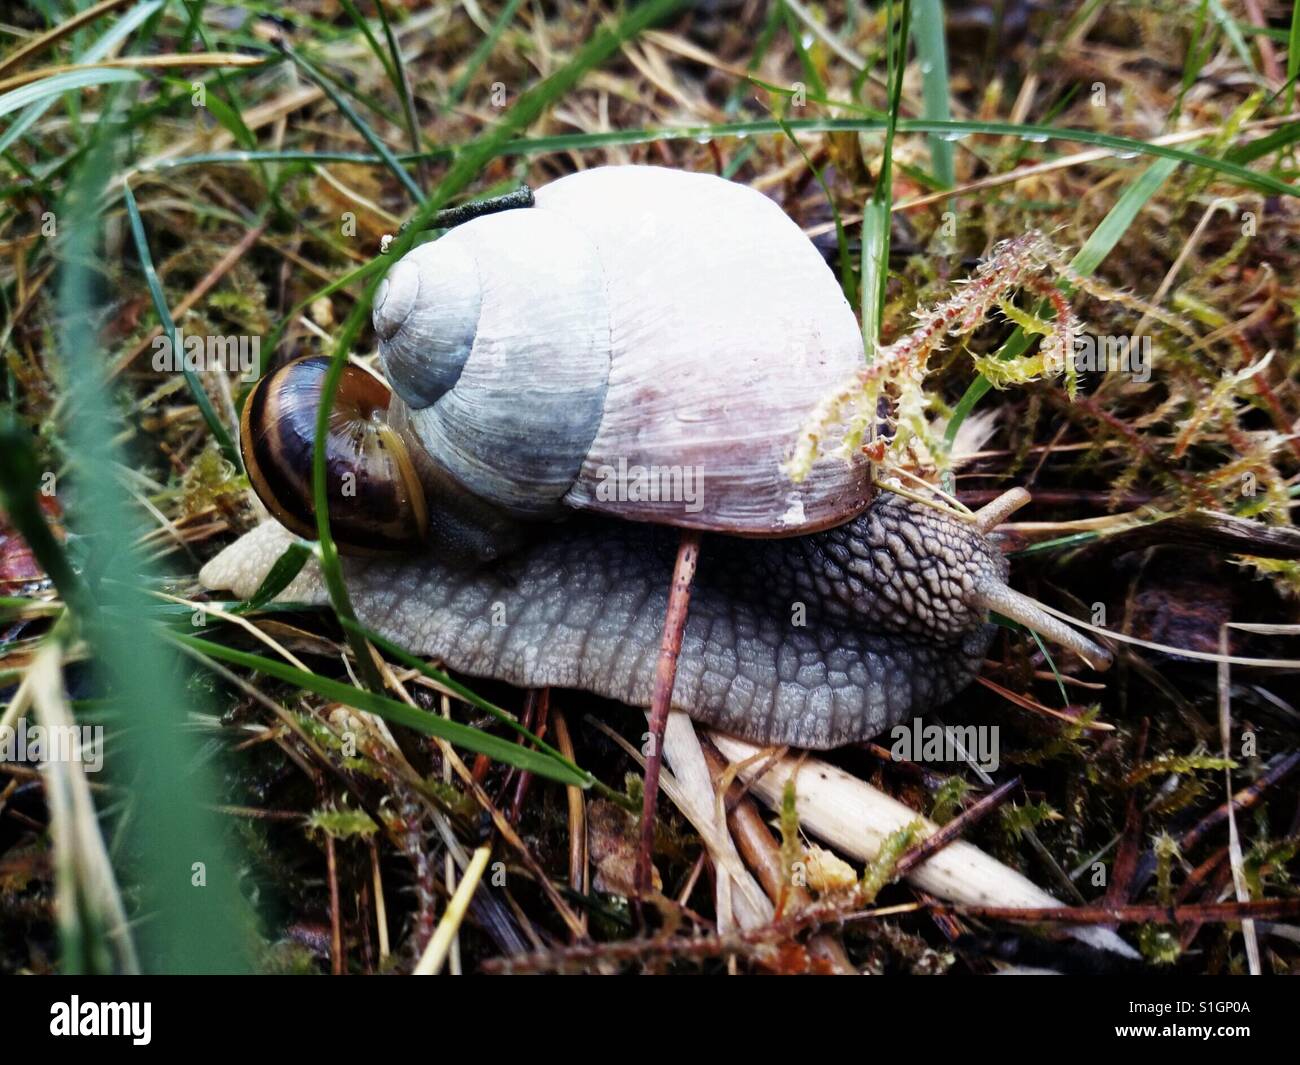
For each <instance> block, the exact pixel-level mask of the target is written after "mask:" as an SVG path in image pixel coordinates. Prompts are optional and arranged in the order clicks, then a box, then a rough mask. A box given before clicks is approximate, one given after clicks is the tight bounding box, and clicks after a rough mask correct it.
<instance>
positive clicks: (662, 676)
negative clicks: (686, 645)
mask: <svg viewBox="0 0 1300 1065" xmlns="http://www.w3.org/2000/svg"><path fill="white" fill-rule="evenodd" d="M699 557H700V533H699V530H698V529H683V530H682V539H681V542H680V543H679V544H678V545H677V561H676V562H675V563H674V564H673V583H672V586H671V587H670V588H669V589H668V610H667V613H666V615H665V617H664V637H663V640H662V642H661V643H660V644H659V661H658V663H657V664H656V666H655V685H654V691H653V694H652V695H651V698H650V750H649V752H648V754H647V755H646V764H645V796H644V801H643V802H642V804H641V847H640V850H639V851H638V853H637V857H636V876H635V880H634V883H635V886H636V890H637V894H638V895H646V894H648V893H649V890H650V883H651V879H650V870H651V868H652V866H651V859H652V856H653V854H654V841H655V807H656V805H657V804H658V801H659V770H660V767H661V766H662V765H663V759H664V751H663V747H664V729H665V728H666V727H667V725H668V711H669V709H670V708H671V707H672V697H673V683H674V682H675V681H676V680H677V656H678V655H679V654H681V650H682V634H683V633H684V632H685V631H686V612H687V610H688V609H689V608H690V605H691V583H692V582H693V581H694V580H695V563H696V562H697V561H698V560H699Z"/></svg>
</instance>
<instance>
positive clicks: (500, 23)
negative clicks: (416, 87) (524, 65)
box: [444, 0, 522, 109]
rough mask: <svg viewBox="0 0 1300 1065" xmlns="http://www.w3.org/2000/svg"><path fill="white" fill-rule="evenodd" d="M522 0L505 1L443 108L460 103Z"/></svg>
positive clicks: (466, 64)
mask: <svg viewBox="0 0 1300 1065" xmlns="http://www.w3.org/2000/svg"><path fill="white" fill-rule="evenodd" d="M521 2H522V0H507V3H506V6H505V7H504V8H502V9H501V14H500V15H499V16H498V18H497V20H496V22H494V23H492V27H491V30H490V32H489V33H488V35H487V36H486V37H484V38H483V40H481V41H480V42H479V44H478V47H477V48H475V49H474V51H473V52H471V53H470V57H469V59H467V60H466V61H465V69H464V70H462V71H461V72H460V77H458V78H457V79H456V81H455V83H454V84H453V85H452V87H451V89H450V90H449V91H448V92H447V101H446V104H445V105H444V106H446V107H447V108H449V109H450V108H452V107H455V106H456V105H457V104H458V103H460V100H461V97H463V96H464V95H465V90H466V89H468V88H469V83H470V82H471V81H473V80H474V75H475V74H477V73H478V70H479V67H481V66H482V65H483V64H484V63H485V62H487V58H488V56H490V55H491V54H492V49H493V48H495V47H496V45H497V41H498V40H500V39H501V35H502V34H503V33H505V31H506V27H508V26H509V25H510V23H511V22H513V21H514V18H515V12H517V11H518V10H519V5H520V3H521Z"/></svg>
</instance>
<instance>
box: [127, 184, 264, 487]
mask: <svg viewBox="0 0 1300 1065" xmlns="http://www.w3.org/2000/svg"><path fill="white" fill-rule="evenodd" d="M122 200H123V202H124V203H125V204H126V213H127V216H128V218H129V219H130V221H131V235H132V236H133V237H134V238H135V248H136V254H137V255H138V257H139V259H140V270H141V272H142V273H143V274H144V280H145V284H146V285H147V286H148V287H149V296H150V298H151V299H152V300H153V306H154V310H155V312H157V314H158V321H159V322H160V324H161V325H162V328H163V332H164V333H165V334H166V336H167V341H168V343H169V344H170V345H171V350H172V357H173V358H175V359H178V360H179V362H180V366H181V372H182V373H183V374H184V375H185V383H186V384H188V385H189V388H190V393H191V394H192V395H193V396H194V403H195V405H196V406H197V407H198V408H199V413H200V414H202V415H203V420H204V421H205V422H206V423H207V425H208V429H209V431H210V432H211V433H212V436H213V439H215V440H216V441H217V444H218V445H219V446H220V448H221V452H222V454H223V455H225V456H226V458H227V459H229V460H230V461H231V462H232V463H234V466H235V469H237V470H242V469H243V468H244V465H243V462H242V461H241V459H240V457H239V449H238V448H237V447H235V442H234V441H233V440H232V439H231V438H230V433H228V432H227V431H226V427H225V426H224V425H223V424H222V423H221V417H220V416H219V415H218V414H217V410H216V408H215V407H214V406H213V405H212V400H210V399H209V398H208V393H207V390H206V389H205V388H204V387H203V383H202V382H201V381H200V380H199V375H198V372H197V371H196V370H194V369H193V368H191V367H190V365H189V363H188V361H187V360H186V358H185V352H184V351H183V350H182V348H181V345H180V342H179V338H178V336H177V334H176V323H175V322H173V321H172V312H171V310H170V309H169V308H168V306H167V296H166V293H164V292H163V287H162V281H161V280H159V278H158V271H157V270H155V269H154V265H153V256H152V255H150V253H149V241H148V238H147V237H146V236H145V232H144V221H143V220H142V219H141V217H140V208H139V207H138V206H136V202H135V195H134V194H133V193H132V192H131V186H130V185H127V184H123V186H122Z"/></svg>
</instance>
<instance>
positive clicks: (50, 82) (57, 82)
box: [0, 67, 141, 118]
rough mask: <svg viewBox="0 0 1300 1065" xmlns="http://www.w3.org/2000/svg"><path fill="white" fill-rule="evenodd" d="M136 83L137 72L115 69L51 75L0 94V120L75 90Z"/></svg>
mask: <svg viewBox="0 0 1300 1065" xmlns="http://www.w3.org/2000/svg"><path fill="white" fill-rule="evenodd" d="M139 80H141V79H140V75H139V74H138V73H137V72H136V71H134V70H123V69H119V68H117V67H94V68H92V69H90V70H69V71H66V72H65V73H63V74H51V75H50V76H49V77H48V78H41V80H40V81H33V82H31V83H30V84H29V85H22V86H20V87H19V88H17V89H11V90H10V91H9V92H6V93H3V94H0V118H3V117H4V116H5V115H8V114H11V113H13V112H14V111H19V110H21V109H22V108H24V107H29V106H31V105H32V104H37V103H40V102H41V101H43V100H47V99H50V98H51V97H56V96H62V95H63V94H64V93H65V92H71V91H73V90H74V89H88V88H90V87H91V86H93V85H112V84H114V83H117V82H125V81H139Z"/></svg>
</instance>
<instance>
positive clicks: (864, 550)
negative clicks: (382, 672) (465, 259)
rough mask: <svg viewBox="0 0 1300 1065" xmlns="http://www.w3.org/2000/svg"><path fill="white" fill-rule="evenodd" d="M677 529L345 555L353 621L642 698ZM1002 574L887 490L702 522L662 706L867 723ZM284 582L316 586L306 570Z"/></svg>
mask: <svg viewBox="0 0 1300 1065" xmlns="http://www.w3.org/2000/svg"><path fill="white" fill-rule="evenodd" d="M676 540H677V537H676V535H675V533H674V532H673V530H672V529H670V528H666V527H664V526H656V525H646V524H640V523H632V522H623V521H619V520H616V519H609V518H604V517H599V516H584V517H578V518H575V519H574V520H573V521H571V522H569V523H567V524H565V525H564V526H562V527H559V528H557V529H556V530H555V534H554V535H552V536H548V537H544V538H542V539H540V540H537V541H535V542H533V543H531V544H529V545H527V546H525V547H524V548H523V549H521V550H520V551H518V552H516V553H514V554H512V555H511V556H509V557H507V558H504V559H502V560H500V561H499V562H495V563H490V564H485V565H479V566H464V565H458V564H455V563H452V562H448V561H447V560H445V559H442V558H439V557H438V556H437V555H435V554H433V553H430V552H424V553H420V554H414V555H407V556H403V557H390V558H357V557H353V558H346V559H344V560H343V562H344V574H345V578H346V581H347V585H348V591H349V595H350V597H351V599H352V604H353V607H354V608H355V609H356V611H357V615H358V617H359V618H360V620H361V622H362V623H363V624H364V625H366V626H367V627H369V628H372V629H374V630H375V631H377V632H379V633H380V634H381V635H383V636H385V637H387V638H389V639H391V640H394V641H397V642H399V643H401V644H402V645H403V646H404V647H406V648H407V649H408V650H410V651H412V652H413V653H418V654H422V655H426V656H429V657H432V658H436V659H438V660H440V661H442V662H444V663H445V664H446V665H447V666H449V667H450V668H452V669H454V670H456V671H458V672H461V673H464V674H468V675H470V676H480V677H493V678H496V679H499V680H503V681H506V682H509V683H511V684H515V685H518V686H520V687H543V686H547V685H550V686H555V687H566V688H580V689H584V690H587V691H591V692H594V693H596V694H598V695H603V696H605V697H608V698H611V699H615V700H618V701H620V702H623V703H626V704H628V705H632V706H648V705H649V703H650V695H651V689H652V687H653V683H654V674H655V663H656V658H657V655H658V649H659V641H660V636H661V633H662V629H663V623H664V614H665V610H666V607H667V597H668V588H669V584H670V579H669V578H670V576H671V573H672V567H673V556H674V552H675V549H676ZM288 543H289V537H288V535H287V533H285V531H284V530H283V529H282V528H280V527H279V526H278V525H276V524H274V523H271V522H268V523H266V524H264V525H262V526H261V527H259V528H258V529H256V530H254V531H253V532H252V533H249V534H248V535H247V536H246V537H245V538H244V539H243V540H241V541H239V542H238V543H237V544H235V545H233V546H232V547H231V548H228V549H227V550H226V551H225V552H223V553H222V554H220V555H218V556H217V557H216V558H215V559H214V560H213V561H212V562H210V563H209V564H208V566H207V567H206V568H205V569H204V571H203V573H202V575H201V577H202V580H203V582H204V584H206V585H207V586H208V587H211V588H230V589H232V590H233V591H234V592H235V593H236V594H237V595H240V596H243V597H247V596H249V595H251V594H252V593H253V592H254V591H256V589H257V587H258V585H259V584H260V583H261V580H262V579H263V578H264V577H265V575H266V573H267V572H268V571H269V569H270V567H271V566H272V565H273V564H274V562H275V560H276V559H277V558H278V557H279V555H280V553H281V552H283V550H284V549H285V548H286V547H287V546H288ZM1006 573H1007V565H1006V561H1005V559H1003V557H1002V555H1001V553H1000V552H999V551H998V549H997V547H996V546H995V545H994V544H993V543H992V541H991V540H989V539H988V538H987V537H986V536H985V535H984V534H983V533H982V532H980V531H979V530H978V529H977V528H976V527H975V526H973V525H970V524H968V523H965V522H957V521H953V520H951V519H949V518H947V517H945V516H944V515H942V514H940V513H938V512H936V511H935V510H933V509H932V508H929V507H926V506H922V505H918V504H915V503H912V502H909V501H908V500H905V499H903V498H902V497H899V496H895V495H893V494H891V493H882V494H881V495H880V496H879V497H878V498H877V499H876V500H875V501H873V503H872V504H871V505H870V506H869V507H868V508H867V509H866V510H865V511H863V512H862V513H861V514H859V515H858V516H857V517H856V518H854V519H853V520H852V521H850V522H848V523H846V524H845V525H842V526H838V527H836V528H834V529H829V530H825V531H823V532H820V533H814V534H811V535H808V536H803V537H796V538H793V539H782V540H765V539H742V538H736V537H723V536H713V535H710V536H706V537H705V538H704V541H703V544H702V547H701V552H700V562H699V568H698V571H697V573H696V578H695V584H694V588H693V591H692V595H691V605H690V611H689V613H688V615H687V621H686V630H685V633H684V636H683V640H682V648H681V654H680V656H679V657H678V661H677V679H676V683H675V685H674V688H673V706H674V707H675V708H677V709H680V710H684V711H686V713H688V714H689V715H690V716H691V717H693V718H695V719H696V720H697V721H701V722H704V723H707V724H710V725H714V726H716V727H718V728H720V729H723V730H724V731H727V732H730V733H732V734H734V735H738V736H741V737H743V738H745V739H749V740H752V741H755V742H760V743H783V744H792V745H795V746H800V747H807V748H814V749H820V748H827V747H834V746H838V745H841V744H845V743H851V742H855V741H858V740H863V739H866V738H869V737H871V736H874V735H876V734H878V733H879V732H881V731H883V730H884V729H887V728H888V727H889V726H890V725H892V724H894V723H896V722H898V721H902V720H905V719H908V718H910V717H911V716H912V715H914V714H918V713H922V712H924V711H925V710H926V709H928V708H930V707H933V706H937V705H940V704H942V703H943V702H946V701H947V700H948V699H950V698H951V697H952V696H953V695H955V694H956V693H957V692H959V691H960V690H961V689H962V688H963V687H965V686H966V684H968V683H969V682H970V680H971V678H972V677H974V676H975V674H976V673H977V672H978V671H979V667H980V664H981V662H982V660H983V658H984V655H985V653H986V652H987V650H988V647H989V644H990V643H991V641H992V639H993V636H994V633H995V630H996V626H994V625H992V624H989V623H987V622H986V621H985V608H984V607H983V605H982V602H981V589H982V588H983V587H985V586H986V585H990V586H996V585H1000V584H1001V582H1003V581H1005V578H1006ZM284 597H285V598H286V599H289V600H292V601H298V602H301V601H310V602H318V603H320V604H322V605H323V604H324V603H326V602H327V601H328V600H327V597H326V595H325V591H324V588H323V586H322V585H321V583H320V580H319V578H318V575H317V574H316V573H315V572H314V570H313V571H311V572H307V571H304V573H303V574H301V575H300V576H299V577H298V578H297V579H296V581H295V582H294V584H292V585H291V586H290V587H289V588H288V589H286V591H285V592H284Z"/></svg>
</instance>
